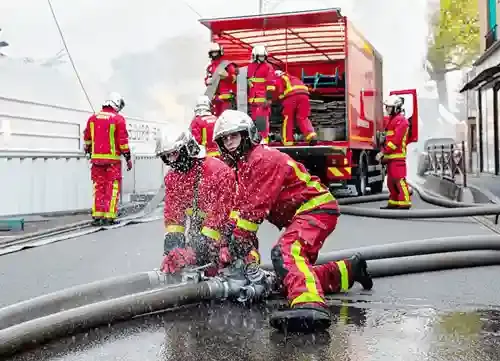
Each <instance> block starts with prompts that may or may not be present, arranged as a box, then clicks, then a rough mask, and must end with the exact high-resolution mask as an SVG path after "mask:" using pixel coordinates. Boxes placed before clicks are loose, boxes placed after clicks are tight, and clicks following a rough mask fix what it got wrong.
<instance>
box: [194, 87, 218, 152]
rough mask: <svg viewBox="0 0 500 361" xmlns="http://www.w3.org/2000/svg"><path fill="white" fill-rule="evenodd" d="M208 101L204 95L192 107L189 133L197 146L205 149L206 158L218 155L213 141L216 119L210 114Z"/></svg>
mask: <svg viewBox="0 0 500 361" xmlns="http://www.w3.org/2000/svg"><path fill="white" fill-rule="evenodd" d="M210 109H211V104H210V99H209V98H208V97H207V96H206V95H202V96H200V97H199V98H198V101H197V102H196V106H195V107H194V118H193V120H192V121H191V127H190V129H191V133H192V134H193V136H194V138H195V139H196V141H197V142H198V144H200V145H202V146H204V147H205V149H206V152H207V156H209V157H218V156H219V155H220V153H219V149H218V148H217V144H216V143H215V142H214V141H213V139H212V138H213V133H214V125H215V121H216V120H217V117H216V116H215V115H213V114H212V112H211V110H210Z"/></svg>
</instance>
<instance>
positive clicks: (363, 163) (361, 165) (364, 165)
mask: <svg viewBox="0 0 500 361" xmlns="http://www.w3.org/2000/svg"><path fill="white" fill-rule="evenodd" d="M355 186H356V192H357V193H358V197H359V196H365V195H367V194H368V159H367V157H366V154H365V153H364V152H362V153H361V154H360V155H359V162H358V167H357V172H356V181H355Z"/></svg>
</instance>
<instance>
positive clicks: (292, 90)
mask: <svg viewBox="0 0 500 361" xmlns="http://www.w3.org/2000/svg"><path fill="white" fill-rule="evenodd" d="M274 83H275V85H276V95H277V98H278V99H280V100H282V99H285V98H287V97H289V96H291V95H295V94H309V89H308V88H307V86H306V85H305V84H304V83H303V82H302V81H301V80H300V79H299V78H297V77H295V76H293V75H290V74H287V73H285V74H283V75H281V76H279V77H276V78H275V82H274Z"/></svg>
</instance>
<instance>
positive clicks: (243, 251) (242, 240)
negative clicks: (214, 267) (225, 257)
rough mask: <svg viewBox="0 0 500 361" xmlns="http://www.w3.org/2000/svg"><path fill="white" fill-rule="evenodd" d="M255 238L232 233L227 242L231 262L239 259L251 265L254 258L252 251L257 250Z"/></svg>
mask: <svg viewBox="0 0 500 361" xmlns="http://www.w3.org/2000/svg"><path fill="white" fill-rule="evenodd" d="M257 243H258V242H257V237H256V236H255V235H254V234H252V235H246V236H243V235H235V234H234V233H233V235H232V237H231V239H230V241H229V254H230V255H231V259H232V261H234V260H237V259H241V260H244V261H245V263H252V262H254V260H255V257H254V256H252V251H255V250H256V249H257V247H256V245H257Z"/></svg>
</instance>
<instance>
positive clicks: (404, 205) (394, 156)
mask: <svg viewBox="0 0 500 361" xmlns="http://www.w3.org/2000/svg"><path fill="white" fill-rule="evenodd" d="M403 103H404V99H403V98H401V97H399V96H397V95H391V96H390V97H389V98H387V99H386V100H385V101H384V106H385V111H386V114H387V116H388V117H389V119H388V121H387V124H386V128H385V142H384V147H383V150H382V151H381V152H379V153H378V154H377V156H376V159H377V161H379V162H380V161H381V162H382V163H385V164H386V165H387V188H388V189H389V202H388V203H387V205H386V206H383V207H381V208H382V209H410V208H411V198H410V191H409V189H408V183H406V145H407V141H408V131H409V123H408V120H407V119H406V118H405V116H404V115H403Z"/></svg>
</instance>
